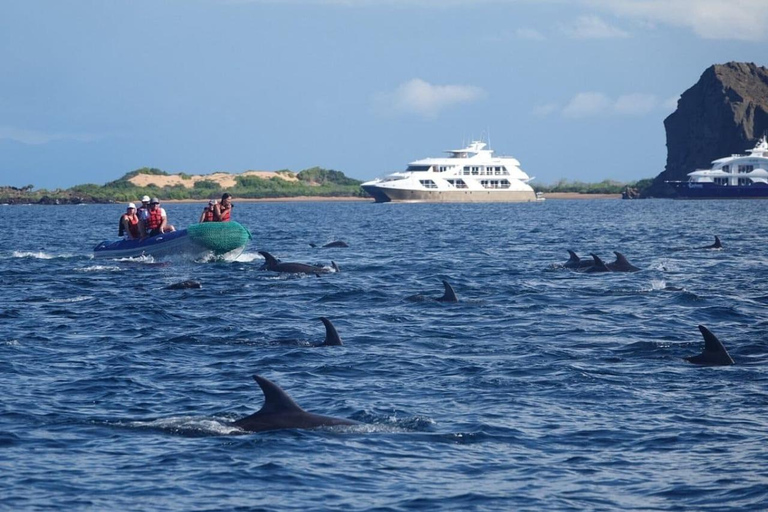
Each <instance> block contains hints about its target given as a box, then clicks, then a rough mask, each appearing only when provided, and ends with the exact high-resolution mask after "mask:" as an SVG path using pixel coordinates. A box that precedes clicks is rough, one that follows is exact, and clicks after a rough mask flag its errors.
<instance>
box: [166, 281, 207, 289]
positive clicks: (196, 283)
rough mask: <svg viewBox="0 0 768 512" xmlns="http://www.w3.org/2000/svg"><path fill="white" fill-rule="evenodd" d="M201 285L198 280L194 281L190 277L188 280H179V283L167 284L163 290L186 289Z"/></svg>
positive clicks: (200, 286)
mask: <svg viewBox="0 0 768 512" xmlns="http://www.w3.org/2000/svg"><path fill="white" fill-rule="evenodd" d="M202 287H203V285H202V284H200V281H195V280H194V279H190V280H188V281H181V282H179V283H173V284H169V285H168V286H166V287H165V288H163V289H164V290H188V289H190V288H202Z"/></svg>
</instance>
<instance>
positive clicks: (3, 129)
mask: <svg viewBox="0 0 768 512" xmlns="http://www.w3.org/2000/svg"><path fill="white" fill-rule="evenodd" d="M96 138H97V137H96V136H94V135H89V134H86V133H51V132H42V131H38V130H25V129H23V128H15V127H13V126H0V140H2V139H7V140H13V141H16V142H20V143H22V144H29V145H32V146H37V145H40V144H48V143H49V142H53V141H56V140H65V139H66V140H76V141H79V142H89V141H92V140H95V139H96Z"/></svg>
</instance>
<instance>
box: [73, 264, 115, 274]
mask: <svg viewBox="0 0 768 512" xmlns="http://www.w3.org/2000/svg"><path fill="white" fill-rule="evenodd" d="M121 270H123V269H121V268H120V267H117V266H111V265H91V266H90V267H84V268H76V269H75V272H120V271H121Z"/></svg>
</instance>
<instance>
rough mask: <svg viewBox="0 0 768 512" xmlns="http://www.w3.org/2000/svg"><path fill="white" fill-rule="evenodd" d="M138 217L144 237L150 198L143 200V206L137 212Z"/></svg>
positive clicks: (145, 197)
mask: <svg viewBox="0 0 768 512" xmlns="http://www.w3.org/2000/svg"><path fill="white" fill-rule="evenodd" d="M136 215H137V216H138V217H139V223H140V224H139V227H140V228H141V232H142V235H145V233H144V224H146V222H147V216H148V215H149V196H144V197H142V198H141V206H139V209H138V210H136Z"/></svg>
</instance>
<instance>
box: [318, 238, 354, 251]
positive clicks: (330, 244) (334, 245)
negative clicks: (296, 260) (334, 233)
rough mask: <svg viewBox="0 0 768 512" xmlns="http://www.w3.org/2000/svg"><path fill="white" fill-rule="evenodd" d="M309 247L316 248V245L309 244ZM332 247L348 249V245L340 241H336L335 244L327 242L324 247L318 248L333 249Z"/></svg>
mask: <svg viewBox="0 0 768 512" xmlns="http://www.w3.org/2000/svg"><path fill="white" fill-rule="evenodd" d="M309 245H310V247H317V245H316V244H309ZM334 247H349V245H347V242H343V241H341V240H336V241H335V242H329V243H327V244H325V245H322V246H320V248H321V249H331V248H334Z"/></svg>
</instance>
